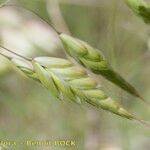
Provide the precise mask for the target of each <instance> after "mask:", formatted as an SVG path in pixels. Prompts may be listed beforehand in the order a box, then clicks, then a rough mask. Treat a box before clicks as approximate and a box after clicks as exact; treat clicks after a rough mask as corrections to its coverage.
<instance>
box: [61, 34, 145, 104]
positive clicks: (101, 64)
mask: <svg viewBox="0 0 150 150" xmlns="http://www.w3.org/2000/svg"><path fill="white" fill-rule="evenodd" d="M59 37H60V39H61V41H62V43H63V45H64V48H65V50H66V52H67V53H68V54H69V55H70V56H71V57H72V58H74V59H75V60H76V61H77V62H78V63H79V64H81V65H82V66H84V67H86V68H88V69H89V70H91V71H92V72H93V73H95V74H98V75H99V74H100V75H102V76H103V77H105V78H106V79H108V80H109V81H111V82H113V83H114V84H116V85H117V86H119V87H120V88H122V89H123V90H125V91H127V92H128V93H130V94H132V95H134V96H136V97H138V98H140V99H141V100H143V101H145V100H144V99H143V98H142V97H141V96H140V94H139V93H138V92H137V90H136V89H135V88H134V87H133V86H132V85H131V84H130V83H129V82H127V81H126V80H125V79H124V78H123V77H122V76H121V75H119V73H117V72H115V71H114V70H113V69H112V68H111V66H110V64H109V63H108V61H107V60H106V59H105V57H104V55H103V54H102V52H101V51H100V50H97V49H95V48H93V47H92V46H90V45H89V44H87V43H86V42H84V41H81V40H79V39H76V38H74V37H71V36H69V35H66V34H64V33H61V34H60V35H59Z"/></svg>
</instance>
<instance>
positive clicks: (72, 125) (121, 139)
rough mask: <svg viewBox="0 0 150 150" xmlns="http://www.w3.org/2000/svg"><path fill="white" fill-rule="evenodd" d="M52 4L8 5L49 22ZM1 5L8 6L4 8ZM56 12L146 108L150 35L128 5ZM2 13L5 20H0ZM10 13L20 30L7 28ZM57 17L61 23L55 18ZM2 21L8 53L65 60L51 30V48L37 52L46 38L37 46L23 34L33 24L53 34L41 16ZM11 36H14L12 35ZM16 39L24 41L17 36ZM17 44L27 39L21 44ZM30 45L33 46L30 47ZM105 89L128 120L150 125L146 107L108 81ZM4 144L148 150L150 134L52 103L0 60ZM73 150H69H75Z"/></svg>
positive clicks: (97, 1) (37, 0)
mask: <svg viewBox="0 0 150 150" xmlns="http://www.w3.org/2000/svg"><path fill="white" fill-rule="evenodd" d="M47 1H49V0H47ZM47 1H46V0H31V1H27V0H12V1H10V3H15V4H19V5H23V6H26V7H28V8H30V9H32V10H34V11H36V12H37V13H38V14H40V15H41V16H42V17H43V18H45V19H46V20H48V21H49V22H51V18H50V16H49V14H48V11H47V9H48V7H47ZM52 1H53V0H52ZM0 2H3V1H2V0H0ZM59 4H60V5H59V6H60V7H59V8H60V10H61V12H62V15H63V16H64V20H65V21H66V24H67V25H68V28H69V29H70V31H71V33H72V34H73V35H74V36H76V37H78V38H80V39H82V40H85V41H87V42H89V43H90V44H91V45H93V46H94V47H97V48H99V49H101V50H102V51H103V52H104V54H105V55H106V57H107V59H109V61H110V62H111V63H112V64H113V67H114V68H115V69H116V70H118V71H119V72H120V74H122V75H123V76H124V77H125V78H126V79H127V80H128V81H130V82H131V83H132V84H133V85H135V86H136V87H137V89H138V90H139V91H140V93H141V94H142V95H143V96H144V97H145V99H148V100H149V98H150V92H149V87H150V86H149V85H150V78H149V74H150V67H149V66H150V61H149V60H150V50H149V47H148V41H149V32H150V27H149V26H148V25H145V24H144V22H143V21H142V20H141V19H140V18H138V16H135V15H134V13H132V11H131V10H130V9H129V8H128V7H127V6H126V4H125V3H124V1H123V0H119V1H118V0H111V1H108V0H107V1H106V0H92V1H90V0H76V1H73V0H59ZM4 10H5V11H7V12H5V13H2V11H4ZM9 11H11V12H14V14H15V16H17V17H18V18H20V19H19V21H18V22H17V20H15V21H14V24H13V25H12V24H11V23H13V21H11V22H8V23H7V24H6V22H5V23H4V22H2V20H6V19H7V17H10V18H13V19H14V17H11V15H10V13H11V12H9ZM55 15H56V16H57V13H56V14H55ZM0 16H1V18H0V42H1V43H2V44H5V46H7V47H9V48H11V49H14V50H18V52H19V53H21V54H25V55H27V56H40V55H42V56H44V55H49V56H52V55H53V56H60V57H64V52H63V49H62V45H60V41H59V40H58V38H57V36H56V35H55V34H54V33H53V31H51V29H50V28H49V29H48V30H49V31H51V33H50V41H48V40H46V41H47V42H46V46H45V43H44V44H40V45H39V44H38V43H39V41H40V38H41V41H42V42H43V41H45V40H43V38H45V39H47V36H46V37H44V34H42V36H40V35H41V34H39V37H38V39H36V37H37V36H38V34H36V33H35V35H37V36H35V35H32V36H31V35H30V36H29V33H30V32H29V33H28V34H27V32H26V31H28V30H29V31H30V29H31V26H29V24H30V23H31V24H32V25H33V26H32V28H33V29H34V25H35V26H36V25H37V24H39V25H43V26H44V27H43V26H42V28H39V30H40V31H42V29H46V31H48V30H47V26H46V25H45V24H44V23H42V22H41V21H40V20H39V19H37V17H36V16H34V15H32V14H30V13H28V12H26V11H21V9H18V8H17V9H14V8H2V9H0ZM15 18H16V17H15ZM15 23H16V25H15ZM38 27H39V26H36V28H38ZM25 28H26V30H25ZM4 31H5V34H4ZM6 31H7V32H6ZM8 31H11V32H9V33H8ZM35 31H36V32H37V31H38V30H35ZM31 33H32V34H34V33H33V32H31ZM42 33H45V32H42ZM18 34H21V36H17V35H18ZM4 35H5V36H4ZM10 36H11V38H10ZM4 37H5V38H4ZM13 37H14V38H13ZM20 37H24V38H22V41H20V39H21V38H20ZM32 37H33V38H35V39H34V40H31V39H32ZM15 38H16V39H15ZM12 39H13V42H12ZM14 39H15V40H14ZM53 39H55V40H54V41H56V45H57V46H56V47H53V48H52V47H51V46H50V47H49V45H51V44H53V43H54V41H53ZM42 42H41V43H42ZM20 43H23V44H20ZM27 45H29V46H27ZM42 45H44V47H43V46H42ZM46 47H48V49H47V50H45V49H46ZM51 48H52V49H51ZM7 64H8V65H7ZM5 65H6V66H5ZM8 68H10V69H9V70H8ZM101 83H102V85H103V87H104V88H105V91H106V92H107V93H108V94H109V95H110V96H113V97H114V98H117V99H118V100H120V101H121V102H122V103H123V104H124V105H125V106H126V108H128V110H130V112H134V113H136V114H137V115H138V116H140V117H141V118H144V119H145V120H146V119H147V120H149V114H150V110H149V107H147V106H145V105H144V104H143V103H142V102H139V101H137V100H135V101H134V100H133V101H130V99H135V98H134V97H132V96H131V95H129V94H127V93H125V92H123V91H122V90H121V89H118V88H117V87H116V86H114V85H113V84H111V83H110V82H108V81H106V80H105V79H103V78H101ZM0 138H1V139H11V140H12V139H14V140H18V141H20V140H26V139H32V140H34V139H35V140H36V139H37V140H40V139H41V140H43V139H50V140H51V139H52V140H54V139H73V140H76V141H77V146H76V147H75V148H74V149H75V150H84V149H85V150H91V149H92V150H137V149H141V150H149V149H150V144H149V139H150V130H149V129H147V128H145V127H144V126H142V125H139V124H137V123H134V122H131V121H127V120H124V119H121V118H118V117H117V116H115V115H112V114H109V113H107V112H104V111H99V110H95V109H93V108H91V107H89V106H88V107H84V108H83V107H80V106H76V105H74V104H68V103H65V102H60V101H59V100H57V99H53V98H52V96H51V95H50V93H49V91H48V90H46V89H45V88H43V87H42V86H41V85H40V84H38V83H36V82H34V81H32V80H30V79H28V78H26V77H25V76H24V75H23V74H22V73H21V72H19V71H18V70H17V69H16V68H15V67H14V66H13V65H11V64H9V62H8V61H7V60H5V59H2V57H1V56H0ZM15 149H18V150H20V149H26V147H23V145H19V146H18V147H16V148H15ZM28 149H31V150H32V149H33V150H34V149H36V150H38V149H39V150H41V148H40V147H28ZM45 149H46V148H45ZM57 149H60V148H57V147H55V148H53V150H57ZM61 149H63V148H61ZM64 149H66V148H64ZM68 149H69V148H68ZM70 149H71V150H72V149H73V147H72V148H70Z"/></svg>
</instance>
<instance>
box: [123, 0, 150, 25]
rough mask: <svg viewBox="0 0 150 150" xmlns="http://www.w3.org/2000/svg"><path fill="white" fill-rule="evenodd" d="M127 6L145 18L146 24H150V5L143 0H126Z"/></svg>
mask: <svg viewBox="0 0 150 150" xmlns="http://www.w3.org/2000/svg"><path fill="white" fill-rule="evenodd" d="M126 3H127V5H128V6H129V8H131V9H132V11H133V12H134V13H135V14H136V15H138V16H140V17H141V18H143V20H144V21H145V23H148V24H149V23H150V5H149V4H147V3H146V2H144V1H143V0H126Z"/></svg>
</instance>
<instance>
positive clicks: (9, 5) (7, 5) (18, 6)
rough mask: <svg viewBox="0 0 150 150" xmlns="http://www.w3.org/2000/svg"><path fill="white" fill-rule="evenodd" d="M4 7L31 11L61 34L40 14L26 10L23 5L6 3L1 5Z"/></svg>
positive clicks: (27, 9) (0, 6)
mask: <svg viewBox="0 0 150 150" xmlns="http://www.w3.org/2000/svg"><path fill="white" fill-rule="evenodd" d="M3 7H17V8H22V9H24V10H26V11H29V12H31V13H33V14H34V15H36V16H38V17H39V18H40V19H41V20H42V21H43V22H45V23H46V24H48V25H49V26H50V27H51V28H52V29H53V30H54V31H55V32H56V33H57V34H60V33H61V32H59V31H57V29H56V28H55V27H54V26H53V25H52V24H51V23H49V22H48V21H47V20H45V19H44V18H43V17H42V16H40V15H39V14H38V13H36V12H35V11H33V10H31V9H29V8H26V7H24V6H21V5H15V4H6V3H3V4H2V5H0V8H3Z"/></svg>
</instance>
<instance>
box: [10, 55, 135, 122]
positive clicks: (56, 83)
mask: <svg viewBox="0 0 150 150" xmlns="http://www.w3.org/2000/svg"><path fill="white" fill-rule="evenodd" d="M45 58H46V59H45ZM44 60H45V63H44ZM12 61H13V62H14V63H15V64H16V65H17V67H18V68H19V69H21V70H22V71H23V72H24V73H25V74H26V75H27V76H28V77H30V76H29V75H28V74H30V75H31V74H36V77H37V78H38V80H39V81H40V83H41V84H43V85H44V86H45V87H46V88H47V89H49V91H50V92H51V94H53V95H54V96H56V97H58V98H59V94H60V93H61V94H62V96H63V97H64V98H68V99H70V100H72V101H74V102H76V103H82V104H84V103H89V104H91V105H93V106H95V107H98V108H102V109H104V110H107V111H109V112H112V113H114V114H117V115H119V116H122V117H124V118H127V119H131V120H132V119H135V118H134V116H133V115H131V114H130V113H128V112H127V111H126V110H125V109H124V108H123V107H122V106H120V105H119V104H118V103H117V102H115V101H114V100H113V99H111V98H110V97H108V96H106V94H105V93H104V91H103V90H102V89H101V88H100V85H99V84H98V83H97V82H96V80H95V79H93V78H92V77H90V76H89V75H88V74H87V72H86V71H85V70H84V69H82V68H80V67H77V66H75V65H74V64H72V63H71V62H70V61H68V60H66V59H60V58H54V57H38V58H35V59H34V60H33V61H32V62H26V61H24V60H22V59H19V60H18V59H15V61H14V59H12ZM46 62H47V63H46ZM58 62H59V63H58ZM59 64H60V65H59ZM24 70H25V71H24ZM63 70H64V71H63Z"/></svg>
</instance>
